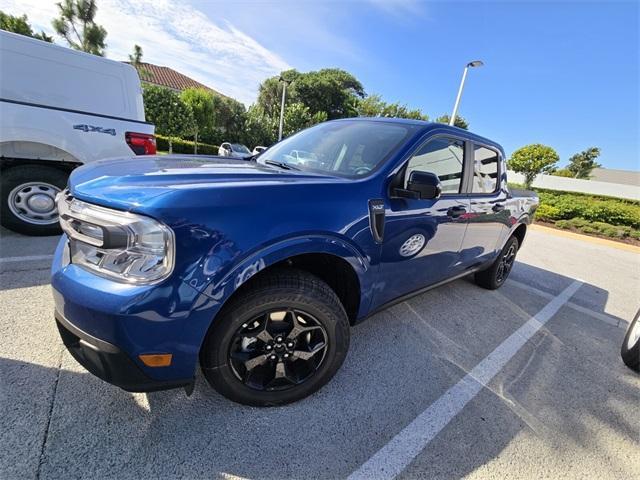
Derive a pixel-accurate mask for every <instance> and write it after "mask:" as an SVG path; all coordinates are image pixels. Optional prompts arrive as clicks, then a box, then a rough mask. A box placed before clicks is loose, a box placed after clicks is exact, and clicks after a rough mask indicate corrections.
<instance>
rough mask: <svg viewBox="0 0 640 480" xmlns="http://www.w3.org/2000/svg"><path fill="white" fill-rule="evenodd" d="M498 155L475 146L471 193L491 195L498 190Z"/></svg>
mask: <svg viewBox="0 0 640 480" xmlns="http://www.w3.org/2000/svg"><path fill="white" fill-rule="evenodd" d="M499 164H500V155H499V154H498V152H497V151H496V150H493V149H491V148H487V147H483V146H482V145H475V146H474V148H473V181H472V182H471V185H472V186H471V193H493V192H495V191H496V190H497V189H498V170H499Z"/></svg>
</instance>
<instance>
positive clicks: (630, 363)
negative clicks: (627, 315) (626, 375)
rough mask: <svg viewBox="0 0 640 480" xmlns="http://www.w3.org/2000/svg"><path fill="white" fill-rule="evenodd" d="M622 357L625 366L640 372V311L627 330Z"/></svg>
mask: <svg viewBox="0 0 640 480" xmlns="http://www.w3.org/2000/svg"><path fill="white" fill-rule="evenodd" d="M620 355H621V356H622V361H623V362H624V364H625V365H626V366H627V367H629V368H630V369H632V370H635V371H636V372H640V310H638V313H636V316H635V317H634V319H633V321H632V322H631V324H630V325H629V328H627V334H626V335H625V336H624V341H623V342H622V348H620Z"/></svg>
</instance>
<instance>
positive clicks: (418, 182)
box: [407, 170, 442, 200]
mask: <svg viewBox="0 0 640 480" xmlns="http://www.w3.org/2000/svg"><path fill="white" fill-rule="evenodd" d="M407 190H409V191H411V192H415V193H417V194H418V195H419V196H420V198H421V199H423V200H433V199H436V198H438V197H439V196H440V194H441V193H442V184H441V183H440V179H439V178H438V176H437V175H436V174H435V173H430V172H420V171H417V170H414V171H413V172H411V174H410V175H409V181H408V182H407Z"/></svg>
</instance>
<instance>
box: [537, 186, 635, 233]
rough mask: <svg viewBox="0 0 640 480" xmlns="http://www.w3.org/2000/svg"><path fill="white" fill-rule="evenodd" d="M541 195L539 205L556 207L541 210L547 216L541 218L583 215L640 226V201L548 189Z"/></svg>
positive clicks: (603, 220)
mask: <svg viewBox="0 0 640 480" xmlns="http://www.w3.org/2000/svg"><path fill="white" fill-rule="evenodd" d="M538 196H539V197H540V208H542V206H544V205H546V206H547V207H554V208H555V209H556V210H548V209H547V210H543V212H542V213H544V214H546V216H545V217H541V216H539V215H538V218H547V219H550V220H569V219H571V218H575V217H581V218H583V219H586V220H591V221H593V222H604V223H608V224H610V225H621V226H622V225H626V226H629V227H633V228H636V229H638V228H640V203H638V202H634V201H631V200H622V199H614V198H608V197H599V196H591V195H583V194H573V193H566V192H553V191H549V190H541V191H539V192H538ZM540 208H539V209H538V210H540ZM549 212H552V213H553V216H549Z"/></svg>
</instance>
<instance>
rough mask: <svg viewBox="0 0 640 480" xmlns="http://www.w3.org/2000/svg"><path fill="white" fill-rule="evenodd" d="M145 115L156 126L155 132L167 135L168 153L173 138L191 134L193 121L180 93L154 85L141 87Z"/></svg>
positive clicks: (170, 150)
mask: <svg viewBox="0 0 640 480" xmlns="http://www.w3.org/2000/svg"><path fill="white" fill-rule="evenodd" d="M143 98H144V108H145V116H146V118H147V120H148V121H150V122H152V123H153V124H155V126H156V133H159V134H160V135H165V136H167V137H169V153H173V143H172V141H173V138H176V137H185V136H190V135H192V134H193V131H194V128H195V122H194V120H193V112H192V111H191V107H190V106H189V105H187V104H186V103H185V102H183V101H182V99H181V98H180V95H179V94H178V93H176V92H174V91H173V90H169V89H168V88H163V87H158V86H155V85H145V86H144V87H143Z"/></svg>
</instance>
